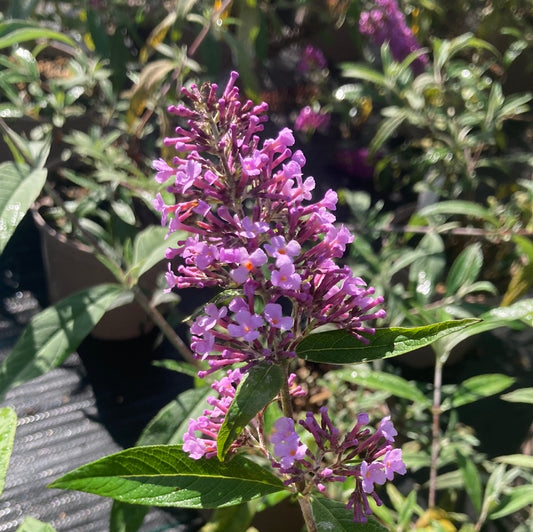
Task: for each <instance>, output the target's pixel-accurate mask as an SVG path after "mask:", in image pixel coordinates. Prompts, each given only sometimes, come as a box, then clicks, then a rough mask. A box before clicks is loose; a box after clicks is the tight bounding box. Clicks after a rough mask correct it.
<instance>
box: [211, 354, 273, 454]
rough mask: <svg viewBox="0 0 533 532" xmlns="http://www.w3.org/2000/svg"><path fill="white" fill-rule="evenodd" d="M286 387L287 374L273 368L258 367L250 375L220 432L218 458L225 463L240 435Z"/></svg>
mask: <svg viewBox="0 0 533 532" xmlns="http://www.w3.org/2000/svg"><path fill="white" fill-rule="evenodd" d="M282 385H283V370H282V368H281V367H280V366H277V365H272V364H258V365H257V366H254V367H253V368H252V369H251V370H250V371H248V372H247V373H246V374H245V376H244V377H243V379H242V380H241V382H240V383H239V386H238V387H237V390H236V391H235V397H234V398H233V401H232V402H231V405H230V407H229V409H228V412H227V413H226V417H225V418H224V422H223V423H222V426H221V427H220V429H219V431H218V436H217V456H218V459H219V460H223V459H224V457H225V456H226V453H227V452H228V449H229V448H230V446H231V444H232V443H233V442H234V441H235V440H236V439H237V437H238V436H239V434H240V433H241V432H242V431H243V429H244V428H245V427H246V425H248V423H249V422H250V421H251V420H252V419H253V418H254V417H255V415H256V414H257V413H258V412H259V411H260V410H262V409H263V408H264V407H265V406H266V405H267V404H268V403H269V402H270V401H271V400H272V399H274V397H276V395H277V394H278V393H279V391H280V388H281V386H282Z"/></svg>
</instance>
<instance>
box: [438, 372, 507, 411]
mask: <svg viewBox="0 0 533 532" xmlns="http://www.w3.org/2000/svg"><path fill="white" fill-rule="evenodd" d="M514 382H515V379H514V378H513V377H509V376H508V375H503V374H501V373H489V374H486V375H476V376H475V377H471V378H470V379H467V380H465V381H463V382H462V383H461V384H460V385H459V387H458V388H457V390H456V391H455V393H454V394H453V395H452V397H451V400H450V401H449V402H445V403H443V404H442V410H443V411H446V410H449V409H450V408H458V407H460V406H463V405H466V404H469V403H473V402H475V401H479V400H480V399H483V398H485V397H489V396H491V395H495V394H497V393H500V392H501V391H503V390H505V389H506V388H509V386H511V385H512V384H513V383H514Z"/></svg>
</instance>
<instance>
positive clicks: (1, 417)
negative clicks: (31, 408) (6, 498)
mask: <svg viewBox="0 0 533 532" xmlns="http://www.w3.org/2000/svg"><path fill="white" fill-rule="evenodd" d="M16 428H17V414H15V411H14V410H13V409H12V408H7V407H6V408H0V495H1V494H2V491H4V482H5V479H6V474H7V468H8V467H9V459H10V458H11V452H12V451H13V442H14V441H15V430H16Z"/></svg>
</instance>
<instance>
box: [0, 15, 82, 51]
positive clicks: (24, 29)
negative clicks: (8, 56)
mask: <svg viewBox="0 0 533 532" xmlns="http://www.w3.org/2000/svg"><path fill="white" fill-rule="evenodd" d="M35 39H54V40H56V41H61V42H64V43H67V44H70V45H71V46H73V47H75V46H76V43H75V42H74V41H73V40H72V39H71V38H70V37H67V36H66V35H65V34H63V33H60V32H58V31H54V30H50V29H48V28H45V27H43V26H39V25H38V24H36V23H34V22H27V21H24V20H9V21H7V22H2V23H0V48H7V47H8V46H12V45H13V44H19V43H21V42H24V41H34V40H35Z"/></svg>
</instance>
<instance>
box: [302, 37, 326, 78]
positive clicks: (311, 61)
mask: <svg viewBox="0 0 533 532" xmlns="http://www.w3.org/2000/svg"><path fill="white" fill-rule="evenodd" d="M327 67H328V62H327V61H326V58H325V56H324V54H323V53H322V50H320V49H319V48H317V47H316V46H313V45H312V44H308V45H307V46H306V47H305V48H304V49H303V51H302V56H301V57H300V60H299V61H298V65H297V67H296V69H297V70H298V72H299V73H300V74H308V73H309V72H313V71H316V70H324V69H325V68H327Z"/></svg>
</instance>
